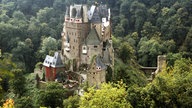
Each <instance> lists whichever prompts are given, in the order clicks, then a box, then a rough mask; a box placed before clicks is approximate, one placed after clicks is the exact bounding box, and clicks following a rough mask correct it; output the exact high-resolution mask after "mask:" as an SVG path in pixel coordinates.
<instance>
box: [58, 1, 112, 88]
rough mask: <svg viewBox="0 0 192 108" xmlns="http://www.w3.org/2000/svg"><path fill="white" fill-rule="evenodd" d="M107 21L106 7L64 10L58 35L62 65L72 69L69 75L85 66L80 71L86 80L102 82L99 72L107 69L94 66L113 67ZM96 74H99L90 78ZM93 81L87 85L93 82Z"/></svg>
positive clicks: (82, 6) (82, 7) (84, 6)
mask: <svg viewBox="0 0 192 108" xmlns="http://www.w3.org/2000/svg"><path fill="white" fill-rule="evenodd" d="M110 21H111V20H110V9H107V6H106V5H92V6H90V7H89V6H87V5H76V4H75V5H71V6H70V7H67V9H66V13H65V22H64V24H63V25H64V27H63V32H62V33H61V35H62V56H63V58H64V62H67V61H70V63H71V67H73V68H70V69H71V71H76V72H77V71H79V70H81V69H82V66H86V67H83V68H84V70H85V71H87V72H88V74H90V75H88V76H91V77H92V78H88V79H93V80H94V78H97V79H96V80H97V83H101V82H104V80H105V73H103V74H101V72H104V71H101V70H105V69H106V68H104V67H107V66H103V65H101V66H100V65H98V64H104V65H109V66H113V59H114V54H113V45H112V40H111V25H110ZM95 58H96V59H95ZM95 60H96V61H95ZM98 62H99V63H98ZM94 66H95V68H94ZM91 67H92V68H91ZM101 67H102V68H101ZM90 68H91V69H90ZM95 69H96V70H95ZM97 71H98V72H100V74H97V76H96V77H94V75H96V73H97ZM100 79H102V80H100ZM93 80H92V81H90V82H94V81H93ZM90 84H91V85H92V84H93V83H90Z"/></svg>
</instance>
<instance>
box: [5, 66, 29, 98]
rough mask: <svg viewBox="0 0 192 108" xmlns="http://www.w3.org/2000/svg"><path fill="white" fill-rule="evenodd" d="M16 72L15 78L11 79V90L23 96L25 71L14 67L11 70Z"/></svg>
mask: <svg viewBox="0 0 192 108" xmlns="http://www.w3.org/2000/svg"><path fill="white" fill-rule="evenodd" d="M11 72H12V73H13V74H14V78H13V79H11V80H10V82H9V84H10V90H11V91H12V92H13V93H14V94H15V95H16V96H18V97H21V96H22V95H23V94H24V93H25V91H26V89H25V77H24V76H23V74H24V72H23V71H22V70H21V69H13V70H12V71H11Z"/></svg>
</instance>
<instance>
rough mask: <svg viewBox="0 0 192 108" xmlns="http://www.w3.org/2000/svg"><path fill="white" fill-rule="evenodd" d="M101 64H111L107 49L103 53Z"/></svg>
mask: <svg viewBox="0 0 192 108" xmlns="http://www.w3.org/2000/svg"><path fill="white" fill-rule="evenodd" d="M103 62H104V63H105V64H111V56H110V53H109V49H108V48H107V49H106V50H105V51H103Z"/></svg>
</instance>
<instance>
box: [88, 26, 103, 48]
mask: <svg viewBox="0 0 192 108" xmlns="http://www.w3.org/2000/svg"><path fill="white" fill-rule="evenodd" d="M100 42H101V41H100V39H99V35H98V33H97V31H96V29H95V28H93V29H91V31H90V32H89V34H88V36H87V38H86V44H87V45H99V44H100Z"/></svg>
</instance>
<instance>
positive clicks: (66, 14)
mask: <svg viewBox="0 0 192 108" xmlns="http://www.w3.org/2000/svg"><path fill="white" fill-rule="evenodd" d="M69 10H70V9H69V7H67V8H66V12H65V16H67V17H69Z"/></svg>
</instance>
